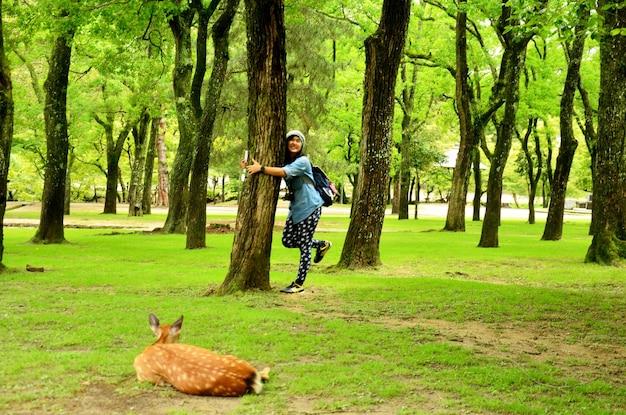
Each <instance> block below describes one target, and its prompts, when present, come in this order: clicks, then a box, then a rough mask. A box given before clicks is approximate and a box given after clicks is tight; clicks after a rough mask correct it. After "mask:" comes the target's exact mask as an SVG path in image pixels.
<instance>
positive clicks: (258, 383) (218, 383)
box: [135, 314, 270, 396]
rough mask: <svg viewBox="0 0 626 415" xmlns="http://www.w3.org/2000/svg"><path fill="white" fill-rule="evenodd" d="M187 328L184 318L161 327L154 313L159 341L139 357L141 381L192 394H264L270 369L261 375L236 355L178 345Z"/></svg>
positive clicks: (153, 328) (151, 316) (138, 376)
mask: <svg viewBox="0 0 626 415" xmlns="http://www.w3.org/2000/svg"><path fill="white" fill-rule="evenodd" d="M182 325H183V317H182V316H181V317H180V318H179V319H178V320H176V322H174V324H172V325H169V324H165V325H163V326H161V325H160V324H159V319H158V318H157V316H155V315H154V314H150V327H151V328H152V331H153V332H154V334H155V335H156V336H157V339H158V340H157V341H156V342H155V343H154V344H152V345H151V346H148V347H147V348H146V349H145V350H144V351H143V353H141V354H140V355H139V356H137V357H136V358H135V371H136V372H137V380H138V381H139V382H151V383H154V384H155V385H157V386H162V385H163V384H164V383H165V382H167V383H169V384H170V385H172V386H174V387H175V388H176V389H178V390H179V391H181V392H183V393H188V394H190V395H211V396H242V395H245V394H246V393H255V394H259V393H261V390H262V389H263V382H264V381H267V380H269V370H270V369H269V367H268V368H265V369H264V370H263V371H261V372H258V371H257V370H256V369H255V368H254V367H253V366H252V365H251V364H250V363H248V362H246V361H244V360H241V359H238V358H236V357H235V356H229V355H221V354H217V353H213V352H212V351H210V350H208V349H203V348H201V347H196V346H188V345H185V344H178V337H179V335H180V330H181V327H182Z"/></svg>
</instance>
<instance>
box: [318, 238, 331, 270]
mask: <svg viewBox="0 0 626 415" xmlns="http://www.w3.org/2000/svg"><path fill="white" fill-rule="evenodd" d="M332 246H333V243H332V242H330V241H324V245H322V246H320V247H319V248H317V252H316V253H315V258H314V259H313V262H315V263H316V264H317V263H318V262H320V261H321V260H322V258H324V255H326V252H328V250H329V249H330V248H331V247H332Z"/></svg>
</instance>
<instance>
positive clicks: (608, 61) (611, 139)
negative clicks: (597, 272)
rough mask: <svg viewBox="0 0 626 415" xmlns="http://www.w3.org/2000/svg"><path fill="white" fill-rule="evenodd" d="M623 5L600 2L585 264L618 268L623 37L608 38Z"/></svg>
mask: <svg viewBox="0 0 626 415" xmlns="http://www.w3.org/2000/svg"><path fill="white" fill-rule="evenodd" d="M621 4H622V3H621V2H617V1H615V0H613V1H611V0H609V1H606V0H601V1H600V2H599V4H598V6H599V7H598V10H600V13H601V15H602V16H601V17H603V18H604V19H603V28H602V31H601V33H602V36H601V38H600V98H599V100H598V138H597V143H596V164H595V168H594V176H593V212H594V216H595V217H594V221H595V224H594V226H595V229H594V235H593V239H592V241H591V245H590V247H589V249H588V251H587V256H586V258H585V262H595V263H599V264H605V265H620V264H623V263H624V258H626V226H625V225H626V223H625V221H626V154H625V150H624V146H625V145H626V129H624V125H626V92H625V91H626V61H625V60H624V56H625V55H626V37H624V36H620V35H613V34H611V30H612V29H614V28H616V27H626V9H624V8H623V7H620V6H621Z"/></svg>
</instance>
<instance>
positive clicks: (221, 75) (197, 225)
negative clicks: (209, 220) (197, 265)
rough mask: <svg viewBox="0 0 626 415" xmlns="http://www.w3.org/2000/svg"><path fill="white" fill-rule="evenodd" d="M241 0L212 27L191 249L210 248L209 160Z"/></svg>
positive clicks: (190, 219) (231, 0)
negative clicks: (208, 211) (209, 66)
mask: <svg viewBox="0 0 626 415" xmlns="http://www.w3.org/2000/svg"><path fill="white" fill-rule="evenodd" d="M238 5H239V0H227V3H226V7H225V9H224V11H223V12H222V15H221V16H220V18H219V19H218V20H217V21H216V22H215V24H214V25H213V29H212V32H213V33H212V37H213V48H214V57H213V71H212V72H211V78H210V79H209V84H208V87H207V91H206V98H205V100H204V102H205V107H204V110H203V114H202V119H201V120H200V131H199V134H198V143H197V146H196V153H195V156H194V161H193V167H192V170H191V180H190V184H189V194H190V196H191V197H190V198H189V211H188V216H187V240H186V248H187V249H197V248H205V247H206V199H207V198H206V195H207V181H208V176H209V160H210V154H211V144H212V143H213V125H214V124H215V118H216V116H217V106H218V104H219V102H220V97H221V94H222V86H223V85H224V81H225V79H226V71H227V69H228V60H229V55H228V45H229V32H230V26H231V24H232V22H233V19H234V17H235V12H236V11H237V6H238Z"/></svg>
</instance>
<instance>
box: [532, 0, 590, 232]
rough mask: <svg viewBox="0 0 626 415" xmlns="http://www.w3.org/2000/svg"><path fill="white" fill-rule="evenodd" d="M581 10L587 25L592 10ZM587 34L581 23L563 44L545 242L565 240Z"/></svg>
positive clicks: (576, 145)
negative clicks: (557, 132)
mask: <svg viewBox="0 0 626 415" xmlns="http://www.w3.org/2000/svg"><path fill="white" fill-rule="evenodd" d="M581 7H583V9H582V10H581V14H582V15H583V17H582V21H583V22H586V21H587V17H588V16H589V10H588V9H587V8H586V7H584V4H582V5H581ZM586 32H587V27H586V25H584V24H582V22H581V24H579V25H577V26H576V32H575V37H574V40H573V41H572V43H571V45H570V44H564V46H565V48H564V50H565V53H566V58H567V62H568V65H567V75H566V77H565V84H564V85H563V94H562V95H561V111H560V114H559V122H560V128H561V145H560V147H559V155H558V156H557V158H556V168H555V170H554V177H553V179H552V182H551V192H550V206H549V207H548V217H547V219H546V226H545V228H544V230H543V236H542V237H541V239H542V240H544V241H558V240H560V239H561V237H562V236H563V214H564V211H565V196H566V193H567V182H568V180H569V174H570V170H571V168H572V162H573V161H574V153H575V152H576V148H577V147H578V140H576V137H575V136H574V127H573V125H572V121H573V119H574V98H575V95H576V89H577V88H578V84H579V82H580V64H581V62H582V57H583V52H584V50H585V40H586Z"/></svg>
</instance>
